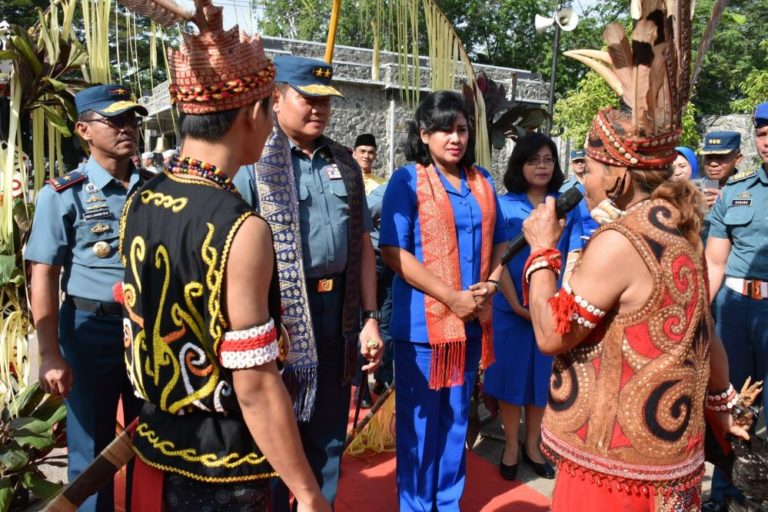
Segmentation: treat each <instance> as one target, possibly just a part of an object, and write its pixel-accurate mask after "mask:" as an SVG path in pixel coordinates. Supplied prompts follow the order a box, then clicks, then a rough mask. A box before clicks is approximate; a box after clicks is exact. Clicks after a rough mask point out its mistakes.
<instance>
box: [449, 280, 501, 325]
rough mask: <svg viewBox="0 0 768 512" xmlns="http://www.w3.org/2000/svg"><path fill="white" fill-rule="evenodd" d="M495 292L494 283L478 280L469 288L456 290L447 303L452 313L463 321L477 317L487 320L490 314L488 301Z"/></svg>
mask: <svg viewBox="0 0 768 512" xmlns="http://www.w3.org/2000/svg"><path fill="white" fill-rule="evenodd" d="M495 293H496V285H495V284H494V283H490V282H486V281H480V282H479V283H475V284H473V285H472V286H470V287H469V290H461V291H457V292H455V293H454V295H453V300H452V301H451V302H450V303H449V304H448V307H450V308H451V311H452V312H453V314H455V315H456V316H458V317H459V318H461V319H462V320H463V321H465V322H470V321H472V320H475V319H476V318H479V319H480V321H481V322H483V321H485V320H487V318H488V316H489V315H490V314H491V308H490V307H489V306H490V302H491V299H492V298H493V295H494V294H495Z"/></svg>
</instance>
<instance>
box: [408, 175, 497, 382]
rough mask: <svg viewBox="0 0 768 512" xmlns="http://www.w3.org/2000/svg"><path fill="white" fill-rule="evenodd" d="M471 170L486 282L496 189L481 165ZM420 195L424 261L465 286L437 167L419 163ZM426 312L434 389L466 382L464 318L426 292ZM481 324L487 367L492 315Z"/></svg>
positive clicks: (439, 275) (435, 271)
mask: <svg viewBox="0 0 768 512" xmlns="http://www.w3.org/2000/svg"><path fill="white" fill-rule="evenodd" d="M466 174H467V184H468V185H469V188H470V190H471V191H472V195H473V196H474V198H475V199H476V200H477V202H478V204H479V205H480V211H481V212H482V232H481V234H482V239H481V246H480V253H481V254H480V256H481V260H480V261H481V264H480V280H481V281H483V280H485V279H487V278H488V275H489V274H490V272H491V251H492V249H493V231H494V226H495V225H496V201H495V200H494V196H495V194H494V191H493V188H492V187H491V185H490V183H489V182H488V180H486V179H485V177H484V176H483V175H482V174H481V173H480V172H479V171H478V170H477V169H476V168H474V167H473V168H471V169H467V171H466ZM416 197H417V204H418V213H419V226H420V227H421V246H422V252H423V254H424V266H425V267H427V270H429V271H430V272H432V273H433V274H434V275H435V276H437V278H438V279H440V280H441V281H443V282H444V283H446V284H447V285H448V286H450V287H451V288H453V289H454V290H461V269H460V267H459V246H458V242H457V237H456V221H455V220H454V217H453V209H452V208H451V201H450V199H449V198H448V193H447V192H446V191H445V187H443V184H442V183H441V181H440V177H439V176H438V174H437V171H436V170H435V168H434V166H432V165H430V166H429V167H424V166H423V165H418V164H417V165H416ZM424 311H425V314H426V320H427V335H428V337H429V345H430V346H431V347H432V361H431V364H430V370H429V387H430V389H440V388H444V387H450V386H457V385H461V384H463V383H464V369H465V363H466V361H465V359H466V355H465V354H466V346H465V345H466V341H467V336H466V331H465V325H464V322H463V321H462V320H461V319H460V318H459V317H458V316H456V315H455V314H454V313H453V312H452V311H451V309H450V308H449V307H448V306H446V305H445V304H443V303H442V302H440V301H439V300H437V299H435V298H434V297H432V296H430V295H427V294H424ZM482 327H483V353H482V359H481V365H482V367H483V368H487V367H488V366H489V365H490V364H491V363H493V360H494V359H493V330H492V328H491V320H490V319H488V321H486V322H483V324H482Z"/></svg>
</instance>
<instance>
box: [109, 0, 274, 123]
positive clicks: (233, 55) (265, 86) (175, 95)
mask: <svg viewBox="0 0 768 512" xmlns="http://www.w3.org/2000/svg"><path fill="white" fill-rule="evenodd" d="M119 1H120V3H121V4H122V5H124V6H125V7H126V8H128V9H130V10H132V11H134V12H136V13H137V14H141V15H144V16H147V17H149V18H152V19H153V20H155V21H156V22H157V23H160V24H162V25H165V26H170V25H173V24H175V23H186V22H192V23H194V24H195V25H197V27H198V29H199V33H197V34H188V33H183V34H182V36H183V38H184V42H183V43H182V45H181V47H180V48H179V49H178V50H174V49H169V50H168V64H169V67H170V72H171V76H170V82H171V85H170V94H171V101H172V102H173V103H176V104H178V106H179V109H180V110H181V111H182V112H184V113H186V114H208V113H212V112H222V111H225V110H234V109H236V108H240V107H244V106H246V105H250V104H251V103H254V102H255V101H257V100H259V99H261V98H265V97H266V96H268V95H269V94H271V93H272V90H273V89H274V84H275V68H274V66H273V64H272V61H270V60H269V59H268V58H267V57H266V56H265V55H264V47H263V45H262V42H261V38H259V36H253V37H251V36H248V35H247V34H246V33H245V32H243V31H241V30H240V29H239V27H238V26H237V25H235V26H234V27H232V28H231V29H229V30H224V29H223V26H222V8H221V7H218V6H214V5H212V4H211V1H210V0H195V8H196V9H195V12H194V13H191V12H188V11H186V10H184V9H183V8H182V7H181V6H179V5H178V4H176V3H175V2H174V1H173V0H119Z"/></svg>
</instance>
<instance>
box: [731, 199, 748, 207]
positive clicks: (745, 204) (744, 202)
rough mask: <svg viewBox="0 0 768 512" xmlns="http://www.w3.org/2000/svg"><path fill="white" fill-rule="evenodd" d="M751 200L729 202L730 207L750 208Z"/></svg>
mask: <svg viewBox="0 0 768 512" xmlns="http://www.w3.org/2000/svg"><path fill="white" fill-rule="evenodd" d="M751 205H752V200H751V199H734V200H733V201H731V206H751Z"/></svg>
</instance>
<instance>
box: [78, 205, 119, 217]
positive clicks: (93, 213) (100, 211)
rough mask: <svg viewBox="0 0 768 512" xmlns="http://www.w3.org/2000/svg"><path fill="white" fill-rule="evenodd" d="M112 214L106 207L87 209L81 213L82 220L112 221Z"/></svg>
mask: <svg viewBox="0 0 768 512" xmlns="http://www.w3.org/2000/svg"><path fill="white" fill-rule="evenodd" d="M113 218H114V217H113V216H112V212H111V211H109V208H107V207H106V206H101V207H100V208H93V209H88V210H86V211H85V212H84V213H83V220H100V219H113Z"/></svg>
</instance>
